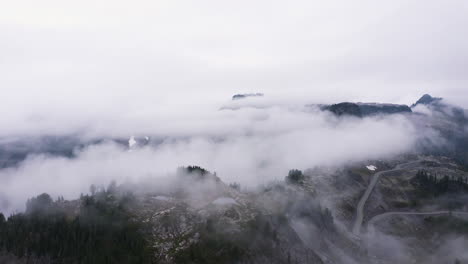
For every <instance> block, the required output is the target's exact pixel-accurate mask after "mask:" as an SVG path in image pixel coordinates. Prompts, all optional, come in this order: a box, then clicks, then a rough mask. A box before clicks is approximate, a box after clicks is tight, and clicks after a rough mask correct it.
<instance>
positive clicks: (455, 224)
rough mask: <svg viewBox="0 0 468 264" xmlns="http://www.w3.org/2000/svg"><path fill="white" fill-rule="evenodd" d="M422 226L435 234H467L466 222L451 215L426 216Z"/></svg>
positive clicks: (467, 223) (467, 222) (467, 226)
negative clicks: (435, 232) (425, 226)
mask: <svg viewBox="0 0 468 264" xmlns="http://www.w3.org/2000/svg"><path fill="white" fill-rule="evenodd" d="M424 224H425V225H427V226H428V228H430V230H434V231H437V232H449V233H454V234H457V235H460V234H468V221H467V220H465V219H462V218H459V217H455V216H453V215H444V216H428V217H426V218H424Z"/></svg>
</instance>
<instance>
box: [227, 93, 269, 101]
mask: <svg viewBox="0 0 468 264" xmlns="http://www.w3.org/2000/svg"><path fill="white" fill-rule="evenodd" d="M262 96H263V94H262V93H247V94H235V95H234V96H232V100H239V99H244V98H247V97H262Z"/></svg>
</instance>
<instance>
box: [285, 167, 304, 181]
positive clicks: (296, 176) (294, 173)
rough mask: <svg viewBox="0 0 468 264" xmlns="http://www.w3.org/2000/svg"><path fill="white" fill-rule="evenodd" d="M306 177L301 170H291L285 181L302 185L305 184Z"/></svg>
mask: <svg viewBox="0 0 468 264" xmlns="http://www.w3.org/2000/svg"><path fill="white" fill-rule="evenodd" d="M304 179H305V176H304V174H303V173H302V171H300V170H295V169H294V170H290V171H289V173H288V176H286V178H285V181H286V182H287V183H290V184H302V183H303V182H304Z"/></svg>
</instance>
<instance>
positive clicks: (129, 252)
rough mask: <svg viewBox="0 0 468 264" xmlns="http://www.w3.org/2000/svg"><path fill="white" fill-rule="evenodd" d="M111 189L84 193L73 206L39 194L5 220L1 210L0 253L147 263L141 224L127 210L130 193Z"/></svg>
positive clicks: (30, 257)
mask: <svg viewBox="0 0 468 264" xmlns="http://www.w3.org/2000/svg"><path fill="white" fill-rule="evenodd" d="M114 189H115V186H110V187H109V188H108V189H107V190H100V191H98V192H96V193H95V194H94V195H91V196H88V195H86V196H82V197H81V199H80V201H79V203H80V205H79V206H70V207H71V208H67V203H70V202H66V201H64V200H63V199H59V200H58V201H55V202H54V201H53V200H52V198H51V197H50V196H49V195H48V194H41V195H39V196H37V197H36V198H33V199H30V200H29V201H28V203H27V208H26V211H25V212H24V213H17V214H14V215H11V216H10V217H8V219H6V218H5V217H4V215H3V214H1V213H0V254H10V255H15V256H16V257H17V258H19V259H20V260H37V259H44V258H47V259H50V260H51V262H52V263H67V264H70V263H71V264H73V263H151V254H150V250H149V245H148V242H147V241H146V240H145V239H144V237H143V235H142V232H141V231H142V230H143V229H144V227H143V226H141V224H138V223H136V222H135V221H133V220H132V218H131V216H130V214H129V213H128V210H127V208H128V206H131V204H132V202H133V200H134V198H133V196H132V195H131V194H123V195H117V194H116V192H115V190H114ZM1 252H3V253H1ZM27 262H28V261H27Z"/></svg>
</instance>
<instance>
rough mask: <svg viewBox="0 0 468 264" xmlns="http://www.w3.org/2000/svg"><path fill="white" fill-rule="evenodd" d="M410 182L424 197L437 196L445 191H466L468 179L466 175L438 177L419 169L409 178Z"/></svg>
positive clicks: (467, 189)
mask: <svg viewBox="0 0 468 264" xmlns="http://www.w3.org/2000/svg"><path fill="white" fill-rule="evenodd" d="M411 184H413V186H415V187H416V189H417V191H418V194H419V195H421V196H422V197H424V198H428V197H437V196H439V195H442V194H447V193H459V192H468V179H467V178H466V177H461V176H459V177H457V178H455V177H449V176H447V175H445V176H443V177H439V176H437V175H436V174H430V173H429V172H427V171H425V170H420V171H418V172H417V173H416V176H415V177H413V179H411Z"/></svg>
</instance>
